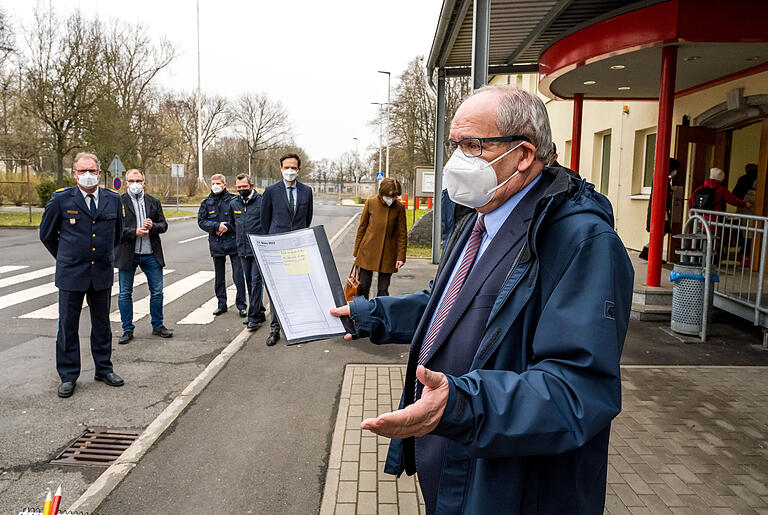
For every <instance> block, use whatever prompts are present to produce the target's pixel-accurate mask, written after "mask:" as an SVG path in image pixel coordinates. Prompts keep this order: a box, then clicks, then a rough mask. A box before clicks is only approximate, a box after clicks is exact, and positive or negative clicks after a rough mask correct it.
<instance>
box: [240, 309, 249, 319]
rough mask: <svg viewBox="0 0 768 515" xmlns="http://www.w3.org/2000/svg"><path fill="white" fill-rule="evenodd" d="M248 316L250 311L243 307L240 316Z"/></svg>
mask: <svg viewBox="0 0 768 515" xmlns="http://www.w3.org/2000/svg"><path fill="white" fill-rule="evenodd" d="M247 316H248V311H246V310H244V309H241V310H240V318H245V317H247Z"/></svg>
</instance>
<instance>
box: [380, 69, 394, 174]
mask: <svg viewBox="0 0 768 515" xmlns="http://www.w3.org/2000/svg"><path fill="white" fill-rule="evenodd" d="M379 73H384V74H386V75H387V168H386V173H385V177H389V104H390V99H389V94H390V91H391V87H390V79H391V78H392V74H391V73H389V72H385V71H381V70H379Z"/></svg>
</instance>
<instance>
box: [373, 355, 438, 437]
mask: <svg viewBox="0 0 768 515" xmlns="http://www.w3.org/2000/svg"><path fill="white" fill-rule="evenodd" d="M416 378H417V379H418V380H419V381H420V382H421V383H422V384H423V385H424V391H423V392H422V393H421V398H420V399H419V400H418V401H416V402H414V403H413V404H411V405H410V406H406V407H405V408H403V409H399V410H397V411H392V412H389V413H384V414H382V415H379V416H378V417H376V418H367V419H365V420H363V423H362V424H360V428H361V429H367V430H368V431H371V432H372V433H376V434H377V435H380V436H385V437H387V438H408V437H409V436H424V435H425V434H428V433H430V432H432V431H433V430H434V429H435V428H436V427H437V424H438V423H439V422H440V419H441V418H443V413H444V412H445V405H446V404H447V403H448V391H449V386H448V379H447V378H446V377H445V374H443V373H441V372H433V371H432V370H429V369H427V368H425V367H424V366H423V365H419V366H418V368H417V369H416Z"/></svg>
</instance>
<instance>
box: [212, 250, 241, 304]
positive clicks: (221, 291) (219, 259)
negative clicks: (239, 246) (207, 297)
mask: <svg viewBox="0 0 768 515" xmlns="http://www.w3.org/2000/svg"><path fill="white" fill-rule="evenodd" d="M229 262H230V263H231V264H232V281H233V282H234V283H235V288H237V294H236V295H235V306H237V309H245V308H246V307H247V304H246V303H245V276H244V275H243V267H242V266H241V265H240V256H237V255H230V256H229ZM226 264H227V257H226V256H214V257H213V271H214V273H215V276H214V279H213V287H214V289H215V291H216V297H217V298H218V299H219V309H227V280H226Z"/></svg>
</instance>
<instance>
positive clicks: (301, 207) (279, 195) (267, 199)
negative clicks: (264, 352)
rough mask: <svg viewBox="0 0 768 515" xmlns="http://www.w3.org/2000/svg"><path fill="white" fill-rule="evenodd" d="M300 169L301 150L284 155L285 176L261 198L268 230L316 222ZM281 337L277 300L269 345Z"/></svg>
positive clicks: (263, 225)
mask: <svg viewBox="0 0 768 515" xmlns="http://www.w3.org/2000/svg"><path fill="white" fill-rule="evenodd" d="M300 172H301V158H300V157H299V156H298V155H297V154H285V155H284V156H282V157H281V158H280V173H281V174H282V175H283V178H282V179H281V180H279V181H278V182H276V183H275V184H271V185H269V186H267V189H265V190H264V195H262V198H261V228H262V231H264V233H265V234H280V233H284V232H289V231H296V230H298V229H306V228H308V227H309V226H310V225H311V224H312V208H313V206H312V188H310V187H309V186H307V185H306V184H302V183H300V182H299V181H298V180H297V177H298V176H299V173H300ZM267 293H269V292H267ZM279 339H280V321H279V320H278V318H277V310H275V306H274V304H273V305H272V323H271V324H270V333H269V338H267V346H270V347H271V346H272V345H274V344H276V343H277V341H278V340H279Z"/></svg>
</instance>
